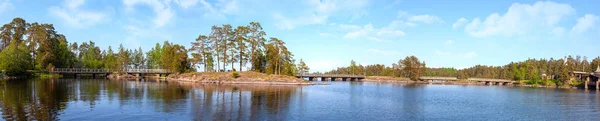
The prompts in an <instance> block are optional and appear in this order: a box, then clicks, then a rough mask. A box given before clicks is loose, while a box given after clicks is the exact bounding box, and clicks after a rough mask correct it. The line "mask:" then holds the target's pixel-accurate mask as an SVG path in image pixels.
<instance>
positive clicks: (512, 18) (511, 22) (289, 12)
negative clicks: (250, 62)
mask: <svg viewBox="0 0 600 121" xmlns="http://www.w3.org/2000/svg"><path fill="white" fill-rule="evenodd" d="M597 5H600V1H597V0H577V1H571V0H559V1H532V0H519V1H506V0H494V1H487V0H485V1H481V0H444V1H441V0H439V1H438V0H388V1H386V0H377V1H375V0H351V1H347V0H320V1H319V0H216V1H213V0H94V1H92V0H0V23H8V22H10V21H11V20H12V19H13V18H15V17H22V18H24V19H25V20H27V21H28V22H34V21H35V22H41V23H52V24H54V25H55V28H56V30H57V31H59V32H60V33H62V34H65V35H66V36H67V39H68V40H69V41H70V42H78V43H80V42H83V41H89V40H93V41H95V42H96V43H97V45H99V46H100V47H102V48H107V47H108V46H112V47H113V48H114V47H118V45H119V44H120V43H123V45H124V46H125V47H128V48H138V47H142V48H143V49H144V50H149V49H150V48H151V47H152V46H153V45H154V44H155V43H157V42H161V43H162V42H163V41H164V40H169V41H171V42H173V43H177V44H183V45H186V46H188V47H189V45H190V44H189V43H190V42H192V41H194V39H195V38H196V37H197V36H198V35H199V34H208V33H209V32H210V27H211V26H212V25H221V24H231V25H233V26H238V25H247V24H248V23H249V22H251V21H257V22H260V23H261V24H262V25H263V28H264V29H265V31H266V32H267V36H268V37H277V38H279V39H282V40H284V41H285V42H286V43H287V45H288V48H289V49H290V50H291V51H292V52H293V54H294V55H295V58H296V59H298V60H299V59H304V60H305V61H306V62H307V64H308V65H309V66H310V67H311V71H327V70H330V69H334V68H335V67H339V66H346V65H349V62H350V60H355V61H357V62H358V63H361V64H363V65H365V64H376V63H381V64H386V65H390V64H391V63H394V62H397V61H398V60H399V59H402V58H404V57H405V56H409V55H415V56H417V57H419V58H420V59H422V60H424V61H425V62H426V63H427V65H428V66H430V67H455V68H465V67H470V66H473V65H476V64H485V65H504V64H506V63H509V62H511V61H521V60H525V59H527V58H550V57H554V58H561V57H564V56H565V55H582V56H587V57H588V58H589V59H592V58H593V57H597V56H599V55H598V54H597V53H598V52H600V48H599V47H600V44H599V43H600V23H599V22H600V18H599V16H600V10H599V9H598V6H597Z"/></svg>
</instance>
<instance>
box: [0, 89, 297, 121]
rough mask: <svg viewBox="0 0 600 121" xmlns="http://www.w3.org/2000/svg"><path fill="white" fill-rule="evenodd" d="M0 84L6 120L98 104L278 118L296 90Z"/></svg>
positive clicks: (48, 116) (196, 115)
mask: <svg viewBox="0 0 600 121" xmlns="http://www.w3.org/2000/svg"><path fill="white" fill-rule="evenodd" d="M0 86H1V87H2V89H0V95H1V97H0V100H1V101H0V106H1V107H2V108H1V109H0V110H1V112H2V116H3V119H6V120H57V119H59V117H60V115H61V114H62V113H61V112H63V111H65V109H66V108H68V107H69V106H73V107H76V108H87V109H89V110H94V109H95V108H100V107H96V105H97V104H98V103H99V102H108V103H109V104H111V105H112V104H114V103H117V104H116V105H118V106H115V107H117V108H123V107H130V105H132V106H131V107H137V108H141V109H151V110H153V111H154V112H162V113H163V114H169V113H186V112H188V110H191V112H189V114H191V117H192V118H191V119H195V120H209V119H214V120H247V119H256V120H282V119H284V118H285V117H283V116H285V115H286V114H287V113H288V107H289V102H290V100H291V97H292V96H295V95H296V90H297V89H299V88H301V87H298V86H247V85H210V84H191V83H179V82H165V81H156V80H146V81H121V80H94V79H77V80H75V79H50V80H11V81H2V83H1V85H0ZM69 104H70V105H69ZM102 108H106V107H102ZM106 110H114V109H110V108H109V109H106ZM63 113H65V112H63ZM66 113H69V112H66ZM115 115H120V114H115ZM104 118H107V117H104Z"/></svg>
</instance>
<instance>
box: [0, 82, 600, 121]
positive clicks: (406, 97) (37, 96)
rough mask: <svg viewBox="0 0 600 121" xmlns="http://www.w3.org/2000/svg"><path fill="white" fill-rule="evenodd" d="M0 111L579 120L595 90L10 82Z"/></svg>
mask: <svg viewBox="0 0 600 121" xmlns="http://www.w3.org/2000/svg"><path fill="white" fill-rule="evenodd" d="M0 111H1V112H2V118H3V119H5V120H469V119H470V120H487V119H494V120H515V119H525V120H543V119H556V120H585V119H591V118H594V117H593V116H597V115H600V92H598V91H582V90H568V89H567V90H565V89H544V88H518V87H499V86H456V85H423V84H389V83H362V82H333V83H331V84H330V85H318V86H266V85H214V84H198V83H181V82H174V81H157V80H143V81H135V80H130V81H128V80H102V79H100V80H94V79H48V80H12V81H1V83H0ZM554 114H561V115H554ZM481 115H485V116H486V117H482V118H478V117H481ZM524 117H525V118H524Z"/></svg>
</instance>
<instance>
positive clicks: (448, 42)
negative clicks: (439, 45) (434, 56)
mask: <svg viewBox="0 0 600 121" xmlns="http://www.w3.org/2000/svg"><path fill="white" fill-rule="evenodd" d="M452 44H454V41H452V40H448V41H446V42H444V45H445V46H450V45H452Z"/></svg>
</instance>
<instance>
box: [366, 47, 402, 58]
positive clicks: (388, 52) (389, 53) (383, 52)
mask: <svg viewBox="0 0 600 121" xmlns="http://www.w3.org/2000/svg"><path fill="white" fill-rule="evenodd" d="M367 52H371V53H375V54H380V55H385V56H398V55H400V52H398V51H395V50H381V49H374V48H371V49H367Z"/></svg>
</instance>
